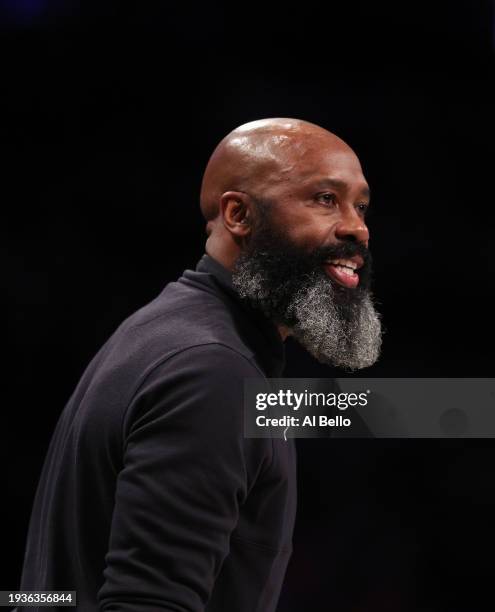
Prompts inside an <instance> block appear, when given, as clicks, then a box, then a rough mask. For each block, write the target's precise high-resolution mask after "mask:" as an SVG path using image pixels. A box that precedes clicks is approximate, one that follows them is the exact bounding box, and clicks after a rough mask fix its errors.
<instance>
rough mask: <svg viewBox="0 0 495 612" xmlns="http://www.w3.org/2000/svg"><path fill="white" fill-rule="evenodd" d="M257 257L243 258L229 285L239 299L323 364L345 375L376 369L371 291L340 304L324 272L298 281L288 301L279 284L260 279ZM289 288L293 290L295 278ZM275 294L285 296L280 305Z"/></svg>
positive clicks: (376, 324) (377, 328) (376, 325)
mask: <svg viewBox="0 0 495 612" xmlns="http://www.w3.org/2000/svg"><path fill="white" fill-rule="evenodd" d="M260 255H261V254H259V253H258V254H256V255H254V256H253V255H251V256H246V255H244V256H243V255H241V257H240V258H239V260H238V261H237V264H236V266H235V269H234V271H233V275H232V281H233V285H234V287H235V288H236V290H237V291H238V293H239V295H240V296H241V297H242V298H245V299H247V300H249V302H250V303H251V304H252V305H253V306H254V307H255V308H258V309H260V310H261V311H262V312H264V314H265V315H266V316H268V318H270V319H271V320H272V321H273V322H274V323H276V324H281V325H284V326H286V327H287V328H288V329H289V334H290V335H291V336H293V337H294V338H295V339H296V340H297V341H298V342H299V343H300V344H301V345H302V346H303V347H304V348H305V349H306V350H307V351H308V352H309V353H310V354H311V355H313V357H315V358H316V359H317V360H318V361H320V362H321V363H325V364H331V365H334V366H336V367H339V368H343V369H346V370H359V369H361V368H366V367H368V366H371V365H372V364H373V363H375V361H376V360H377V359H378V357H379V355H380V347H381V339H382V330H381V322H380V315H379V314H378V313H377V311H376V310H375V308H374V305H373V302H372V296H371V292H370V291H367V290H366V291H361V292H360V293H359V297H357V298H356V299H355V300H352V301H350V302H348V303H345V304H342V303H341V301H340V302H339V299H338V298H337V296H336V290H335V288H334V286H333V284H332V282H331V281H330V279H329V278H328V277H327V276H326V275H325V273H324V272H323V270H315V271H314V272H313V273H311V274H304V275H302V276H301V278H300V279H298V281H297V283H296V286H297V289H296V290H294V291H291V292H290V294H289V295H287V294H286V292H285V294H284V287H283V285H284V282H283V279H277V281H274V280H273V279H270V278H269V277H270V274H269V273H264V270H263V263H262V257H260ZM290 284H291V286H294V279H293V278H292V279H291V281H290ZM277 294H284V297H283V299H281V300H278V301H277ZM356 295H357V294H356ZM336 298H337V299H336Z"/></svg>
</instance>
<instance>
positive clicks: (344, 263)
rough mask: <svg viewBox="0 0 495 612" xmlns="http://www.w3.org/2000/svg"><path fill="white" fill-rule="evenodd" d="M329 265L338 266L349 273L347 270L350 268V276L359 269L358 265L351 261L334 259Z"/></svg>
mask: <svg viewBox="0 0 495 612" xmlns="http://www.w3.org/2000/svg"><path fill="white" fill-rule="evenodd" d="M328 263H331V264H333V265H334V266H338V267H339V268H342V269H343V271H344V272H347V270H348V269H349V268H350V270H349V275H350V276H351V275H352V273H353V272H354V270H355V269H356V268H357V263H355V262H354V261H350V260H349V259H332V260H330V261H329V262H328Z"/></svg>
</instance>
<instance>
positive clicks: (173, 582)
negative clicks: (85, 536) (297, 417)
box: [98, 344, 272, 612]
mask: <svg viewBox="0 0 495 612" xmlns="http://www.w3.org/2000/svg"><path fill="white" fill-rule="evenodd" d="M254 376H258V377H259V373H257V371H256V369H255V368H254V366H252V365H251V364H250V362H249V361H248V360H246V359H245V358H244V357H243V356H241V355H239V354H237V353H236V352H235V351H233V350H231V349H229V348H227V347H224V346H222V345H216V344H214V345H205V346H198V347H192V348H189V349H186V350H184V351H182V352H181V353H179V354H177V355H175V356H173V357H171V358H170V359H168V360H167V361H165V362H164V363H162V364H161V365H159V366H157V367H156V368H155V369H154V370H153V371H152V372H151V374H149V375H148V376H147V377H146V380H145V382H144V383H143V384H142V386H141V388H140V389H139V391H138V392H137V393H136V395H135V397H134V399H133V401H132V402H131V405H130V406H129V409H128V411H127V414H126V418H125V421H124V454H123V458H124V461H123V469H122V470H121V472H120V474H119V476H118V479H117V486H116V492H115V507H114V514H113V518H112V526H111V534H110V541H109V549H108V553H107V555H106V557H105V561H106V568H105V571H104V578H105V581H104V584H103V586H102V588H101V589H100V591H99V592H98V601H99V606H100V610H101V611H102V612H103V611H104V612H110V611H115V612H116V611H118V612H137V611H138V610H139V611H140V612H144V611H145V610H150V611H151V610H154V611H156V610H160V611H173V612H199V611H203V610H204V609H205V605H206V603H207V601H208V599H209V597H210V594H211V591H212V589H213V586H214V583H215V579H216V577H217V575H218V573H219V571H220V568H221V565H222V562H223V560H224V558H225V557H226V555H227V554H228V552H229V539H230V534H231V532H232V531H233V529H234V527H235V526H236V523H237V520H238V516H239V508H240V506H241V505H242V504H243V502H244V501H245V499H246V497H247V494H248V491H249V488H250V487H251V485H252V480H253V479H254V478H255V477H256V474H259V472H260V471H261V470H263V469H264V467H268V465H269V463H270V461H271V459H272V446H271V441H270V440H262V439H247V438H244V429H243V380H244V378H247V377H254Z"/></svg>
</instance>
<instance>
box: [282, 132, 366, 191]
mask: <svg viewBox="0 0 495 612" xmlns="http://www.w3.org/2000/svg"><path fill="white" fill-rule="evenodd" d="M280 162H281V163H280V168H279V170H280V174H279V177H280V178H282V179H283V180H286V181H287V180H288V181H289V182H290V183H292V184H294V183H297V184H300V185H302V186H306V185H311V184H317V183H318V184H319V183H321V184H323V183H324V182H325V181H326V182H330V181H333V183H334V185H335V186H340V187H346V188H349V189H354V188H356V189H357V188H359V189H361V190H366V188H367V187H368V185H367V182H366V179H365V177H364V175H363V170H362V168H361V164H360V162H359V159H358V157H357V155H356V154H355V153H354V151H353V150H352V149H351V148H350V147H348V146H347V145H346V144H345V143H340V142H337V143H336V142H335V141H330V142H328V140H327V139H312V140H309V141H306V142H304V141H303V142H301V143H294V144H293V146H292V147H291V148H290V149H289V150H288V151H287V154H286V155H284V156H283V158H282V159H280Z"/></svg>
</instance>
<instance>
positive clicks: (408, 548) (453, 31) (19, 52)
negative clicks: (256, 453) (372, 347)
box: [0, 0, 495, 612]
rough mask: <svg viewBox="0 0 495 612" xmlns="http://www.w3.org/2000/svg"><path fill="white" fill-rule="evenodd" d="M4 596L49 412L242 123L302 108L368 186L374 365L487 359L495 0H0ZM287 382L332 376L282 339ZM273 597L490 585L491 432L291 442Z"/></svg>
mask: <svg viewBox="0 0 495 612" xmlns="http://www.w3.org/2000/svg"><path fill="white" fill-rule="evenodd" d="M0 18H1V32H0V57H1V58H2V71H1V77H0V80H1V90H2V91H1V102H0V116H1V118H2V126H3V127H2V130H1V136H0V142H1V146H2V148H3V154H4V155H3V162H2V173H1V175H2V179H1V180H2V187H3V189H2V192H3V197H2V216H3V217H4V219H5V220H4V222H3V223H2V229H3V230H4V231H3V232H2V243H1V244H2V251H3V255H2V262H3V264H4V266H3V274H2V280H3V285H4V290H5V293H4V296H5V297H4V303H5V305H6V307H7V311H6V318H5V320H4V321H5V324H4V330H5V335H6V339H5V344H4V350H3V353H4V358H5V362H4V363H6V366H7V368H6V369H4V371H5V377H4V381H3V393H2V405H3V411H2V420H1V433H0V448H1V450H0V452H1V461H2V473H1V495H0V499H1V504H2V506H1V507H2V510H1V519H2V520H1V533H0V537H1V550H2V552H1V557H2V562H1V565H2V571H1V574H0V589H14V588H17V586H18V580H19V575H20V570H21V564H22V557H23V547H24V542H25V536H26V529H27V522H28V519H29V513H30V509H31V503H32V499H33V495H34V492H35V487H36V484H37V479H38V476H39V472H40V470H41V465H42V460H43V458H44V454H45V452H46V449H47V446H48V442H49V439H50V435H51V432H52V431H53V427H54V425H55V422H56V420H57V418H58V416H59V414H60V412H61V410H62V408H63V406H64V404H65V402H66V401H67V399H68V397H69V395H70V394H71V392H72V389H73V387H74V386H75V384H76V382H77V380H78V379H79V376H80V375H81V373H82V371H83V369H84V367H85V365H86V364H87V362H88V361H89V360H90V358H91V357H92V356H93V354H94V353H95V352H96V351H97V349H98V348H99V347H100V345H101V344H102V343H103V342H104V341H105V340H106V338H107V337H108V336H109V335H110V334H111V333H112V331H113V330H114V329H115V328H116V326H117V325H118V324H119V323H120V322H121V321H122V319H123V318H125V317H126V316H127V315H129V314H130V313H131V312H132V311H134V310H135V309H136V308H138V307H139V306H141V305H142V304H144V303H145V302H147V301H149V300H150V299H152V298H153V297H154V296H155V295H156V294H157V293H158V292H159V291H160V290H161V289H162V287H163V286H164V285H165V284H166V283H167V282H168V281H170V280H173V279H175V278H176V277H177V276H178V275H179V274H180V273H181V272H182V270H183V269H184V268H186V267H189V268H190V267H193V266H194V265H195V263H196V261H197V259H199V257H200V256H201V254H202V252H203V244H204V228H203V222H202V219H201V217H200V214H199V210H198V193H199V187H200V181H201V176H202V171H203V169H204V166H205V164H206V162H207V160H208V157H209V154H210V153H211V151H212V149H213V147H214V146H215V145H216V143H217V142H218V141H219V140H220V139H221V138H222V137H223V136H224V135H225V134H226V133H227V132H228V131H230V130H231V129H233V128H234V127H236V126H237V125H239V124H241V123H244V122H246V121H250V120H254V119H258V118H262V117H272V116H289V117H299V118H303V119H307V120H310V121H313V122H315V123H318V124H320V125H322V126H324V127H325V128H327V129H330V130H332V131H335V132H336V133H337V134H339V135H340V136H341V137H343V138H344V139H345V140H346V141H347V142H348V143H349V144H350V145H351V146H352V147H353V148H354V149H355V150H356V152H357V154H358V155H359V157H360V159H361V160H362V164H363V167H364V171H365V174H366V176H367V178H368V181H369V183H370V185H371V188H372V192H373V195H372V212H371V213H370V229H371V235H372V240H371V246H372V252H373V254H374V259H375V277H376V281H375V285H374V287H375V293H376V295H377V298H378V300H379V303H380V310H381V312H382V313H383V317H384V324H385V327H386V335H385V338H384V350H383V356H382V358H381V360H380V361H379V363H377V364H376V365H375V366H373V367H372V368H370V369H368V370H366V371H364V372H363V373H362V375H363V376H387V377H408V376H426V377H439V376H442V377H481V376H492V375H493V358H492V347H493V337H492V329H493V324H492V320H493V304H492V294H493V263H494V262H493V255H492V251H493V230H494V219H495V215H494V210H493V209H494V198H493V192H494V187H493V173H494V169H493V147H492V142H493V134H492V126H493V109H494V108H495V106H494V96H493V92H492V86H493V68H494V38H493V23H494V20H493V7H492V5H491V3H490V2H487V1H479V2H472V1H465V2H461V1H458V2H455V1H453V2H431V3H427V2H424V1H419V2H415V3H412V2H411V3H409V2H406V3H383V2H357V1H356V0H351V1H349V2H346V3H345V4H344V3H343V2H342V3H334V2H327V3H324V4H323V3H322V4H316V3H314V2H302V3H300V4H298V5H293V6H292V5H289V4H284V5H276V3H270V2H263V3H260V2H250V3H246V4H242V3H240V4H235V5H234V3H231V4H230V5H227V6H223V5H221V4H220V3H212V2H210V3H198V4H195V3H187V2H180V3H179V2H141V3H137V2H136V3H121V2H109V1H106V0H102V1H101V2H98V3H96V2H94V3H91V2H87V3H85V5H84V7H83V6H82V5H81V6H79V5H78V4H76V3H75V2H69V1H65V2H62V0H59V1H58V2H56V1H49V0H30V1H28V0H17V1H11V2H6V1H4V2H2V3H1V4H0ZM287 361H288V365H287V370H286V374H287V375H288V376H331V375H332V374H334V373H335V372H333V371H332V370H330V369H329V368H325V367H322V366H320V365H318V364H317V363H315V362H314V361H313V360H312V359H311V358H310V357H309V356H308V355H307V354H305V353H304V352H303V351H302V350H301V349H300V348H299V347H298V346H296V345H295V344H292V343H290V342H289V343H288V346H287ZM298 456H299V493H300V497H299V509H298V524H297V528H296V533H295V538H294V546H295V548H294V554H293V558H292V560H291V563H290V566H289V570H288V574H287V579H286V583H285V586H284V590H283V592H282V596H281V600H280V606H279V612H299V611H300V610H302V609H311V610H312V611H313V612H319V611H322V612H323V611H325V612H326V611H330V610H332V611H333V610H335V611H339V612H374V611H380V612H387V611H389V610H390V611H394V612H397V611H403V610H404V611H409V610H411V611H415V612H440V611H442V612H443V611H445V612H447V611H448V612H455V611H457V610H459V611H462V612H466V611H468V610H478V609H481V606H482V602H483V601H484V599H485V598H486V597H491V601H493V595H494V593H493V589H494V587H493V575H494V562H493V555H494V546H495V533H494V525H493V517H494V516H495V484H494V478H493V474H494V468H495V444H494V442H493V441H491V440H346V439H340V440H334V441H331V442H329V441H325V440H298Z"/></svg>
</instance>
